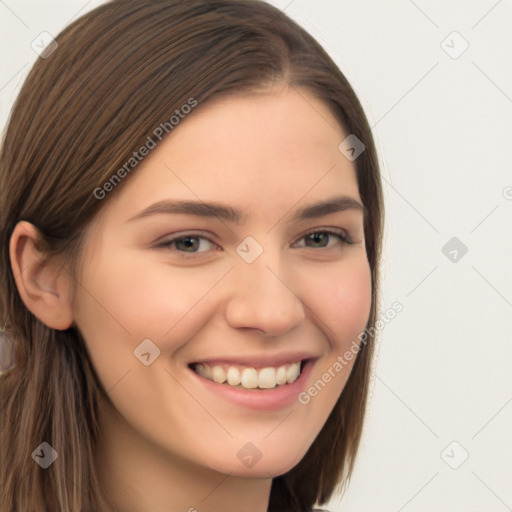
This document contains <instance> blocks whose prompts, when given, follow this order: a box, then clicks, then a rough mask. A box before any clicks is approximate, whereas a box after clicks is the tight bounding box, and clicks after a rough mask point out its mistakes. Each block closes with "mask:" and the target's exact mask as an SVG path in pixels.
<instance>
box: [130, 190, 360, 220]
mask: <svg viewBox="0 0 512 512" xmlns="http://www.w3.org/2000/svg"><path fill="white" fill-rule="evenodd" d="M346 210H356V211H360V212H361V213H362V214H363V216H366V215H367V213H368V212H367V209H366V208H365V206H364V205H363V204H362V203H360V202H359V201H358V200H357V199H354V198H352V197H348V196H337V197H333V198H331V199H327V200H324V201H320V202H317V203H314V204H311V205H308V206H305V207H303V208H301V209H299V210H297V212H296V213H295V215H294V217H293V218H292V219H291V221H290V222H299V221H302V220H307V219H314V218H317V217H323V216H324V215H328V214H330V213H336V212H343V211H346ZM179 213H181V214H188V215H195V216H198V217H218V218H219V219H222V220H225V221H227V222H231V223H233V224H240V223H242V222H244V221H245V219H246V215H245V214H243V213H242V212H241V211H240V210H237V209H235V208H232V207H231V206H227V205H224V204H221V203H216V202H209V203H205V202H203V201H191V200H169V199H167V200H163V201H158V202H156V203H154V204H152V205H150V206H148V207H147V208H145V209H144V210H142V211H141V212H139V213H137V214H136V215H134V216H133V217H131V218H130V219H128V221H127V222H131V221H134V220H136V219H141V218H145V217H149V216H152V215H157V214H167V215H171V214H179Z"/></svg>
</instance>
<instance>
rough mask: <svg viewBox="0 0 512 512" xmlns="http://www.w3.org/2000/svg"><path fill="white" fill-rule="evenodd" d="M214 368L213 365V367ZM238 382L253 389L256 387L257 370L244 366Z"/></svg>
mask: <svg viewBox="0 0 512 512" xmlns="http://www.w3.org/2000/svg"><path fill="white" fill-rule="evenodd" d="M214 368H215V367H214ZM240 384H242V386H243V387H244V388H246V389H254V388H257V387H258V372H257V371H256V368H244V370H243V371H242V377H241V379H240Z"/></svg>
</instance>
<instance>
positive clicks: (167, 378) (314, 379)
mask: <svg viewBox="0 0 512 512" xmlns="http://www.w3.org/2000/svg"><path fill="white" fill-rule="evenodd" d="M299 92H300V94H299V93H298V92H296V91H294V90H291V89H288V90H286V91H285V92H281V93H278V92H275V93H274V92H273V93H272V94H265V95H258V96H256V95H252V96H244V97H231V98H228V99H223V100H221V101H217V102H214V103H212V104H209V105H206V106H205V108H204V109H201V105H199V106H198V108H197V109H196V111H194V112H193V113H192V114H190V118H188V119H185V120H183V121H182V122H181V124H180V125H179V126H178V127H177V128H176V129H175V130H174V131H173V133H172V134H171V136H170V137H168V138H167V139H164V141H162V142H160V143H159V144H158V146H157V147H156V148H154V149H152V150H151V151H150V154H149V156H147V157H146V159H145V160H144V161H143V162H142V163H141V164H139V166H138V168H137V169H136V170H134V171H132V174H133V175H131V176H129V177H128V176H127V177H126V178H125V180H126V183H124V184H123V185H125V186H124V188H122V189H121V190H118V191H115V192H110V193H112V194H114V193H115V194H116V195H115V197H112V198H111V200H109V202H108V203H106V204H105V208H104V209H103V210H102V214H101V215H100V216H99V217H98V218H97V219H96V220H95V222H94V224H92V225H91V226H90V229H89V230H88V233H87V242H86V246H85V252H84V253H83V255H82V256H83V258H82V259H81V261H82V263H81V276H80V277H79V283H80V285H81V286H76V289H75V295H74V300H73V310H74V319H75V322H76V324H77V326H78V328H79V330H80V331H81V333H82V335H83V337H84V339H85V342H86V346H87V349H88V352H89V354H90V358H91V360H92V363H93V365H94V367H95V368H96V371H97V374H98V376H99V379H100V381H101V383H102V385H103V387H104V388H105V390H106V392H107V393H108V395H109V397H110V399H111V401H112V403H113V405H114V407H115V409H116V410H117V411H118V413H119V415H118V416H116V415H112V414H110V415H109V416H108V418H109V419H108V420H105V419H104V420H103V422H104V423H103V427H102V428H104V429H110V431H111V433H112V432H114V435H111V439H116V432H119V436H118V437H119V439H121V437H122V438H123V439H124V441H123V442H128V441H126V440H127V439H128V438H129V439H130V441H129V442H130V443H131V446H135V444H137V446H139V447H141V446H144V447H146V448H147V453H153V454H156V453H158V457H160V458H162V457H163V458H164V459H166V460H167V461H170V462H171V461H174V462H175V463H176V464H193V465H196V466H197V465H198V466H201V467H203V468H210V469H214V470H216V471H219V472H222V473H225V474H232V475H238V476H246V477H257V478H268V477H270V476H276V475H279V474H283V473H284V472H286V471H288V470H289V469H291V468H292V467H293V466H295V465H296V464H297V463H298V462H299V461H300V459H301V458H302V457H303V456H304V454H305V453H306V451H307V449H308V448H309V446H310V445H311V443H312V442H313V440H314V439H315V437H316V436H317V434H318V433H319V431H320V430H321V428H322V426H323V425H324V423H325V421H326V420H327V418H328V416H329V413H330V412H331V410H332V408H333V406H334V404H335V403H336V401H337V399H338V397H339V395H340V393H341V392H342V390H343V387H344V386H345V383H346V381H347V378H348V376H349V374H350V371H351V368H352V366H353V363H354V359H349V358H347V357H345V353H346V352H347V351H349V350H350V349H351V347H352V353H353V352H354V350H353V347H354V340H356V341H357V342H358V340H357V336H358V334H360V333H361V332H362V331H363V330H364V328H365V326H366V322H367V320H368V316H369V312H370V305H371V274H370V268H369V263H368V260H367V256H366V248H365V240H364V229H363V213H362V211H361V210H360V209H359V208H357V207H354V206H353V205H352V207H349V208H346V209H339V208H336V207H332V206H331V207H328V208H320V207H318V208H312V207H313V206H314V205H319V204H321V203H324V202H328V201H333V200H336V199H339V198H340V197H341V196H345V197H346V198H350V199H351V200H353V201H357V202H361V198H360V196H359V191H358V186H357V181H356V175H355V165H354V162H351V161H349V160H348V159H347V158H346V157H345V156H344V155H343V154H342V153H341V152H340V150H339V149H338V146H339V145H340V143H341V142H342V141H343V140H344V139H345V138H346V136H347V135H348V134H344V133H343V132H342V131H341V129H340V128H339V126H338V124H337V122H336V119H335V118H334V117H333V115H332V114H331V113H330V111H329V110H328V108H327V107H326V106H325V105H324V104H323V103H321V102H320V101H318V100H317V99H315V98H314V97H312V96H311V95H310V94H309V93H307V92H306V91H305V90H299ZM178 202H186V204H185V205H184V206H182V207H181V209H180V208H178V206H177V204H178ZM192 203H194V204H195V206H194V207H192V206H191V204H192ZM345 203H346V204H349V206H350V203H347V202H346V201H345ZM156 204H158V207H155V206H154V205H156ZM338 205H339V204H338ZM143 212H146V213H145V214H143ZM212 212H214V213H217V215H212ZM235 212H236V214H235ZM301 214H302V215H301ZM327 231H328V232H329V233H326V232H327ZM312 233H316V234H312ZM180 237H181V238H180ZM343 238H347V239H349V240H350V241H351V242H352V243H350V244H348V243H345V242H344V241H343ZM341 360H342V361H343V363H342V362H340V361H341ZM302 361H305V362H306V363H307V364H306V363H303V365H302V366H304V368H303V370H302V373H301V375H300V376H299V377H298V378H296V374H295V373H294V372H296V371H297V368H298V367H299V365H294V364H293V363H301V362H302ZM200 362H201V363H205V364H206V365H207V366H203V367H202V370H201V369H200V370H199V371H201V372H202V373H203V374H204V375H205V376H201V375H199V374H198V373H197V372H195V371H194V370H193V369H191V366H193V364H195V363H200ZM283 366H284V369H280V367H283ZM340 367H341V369H340ZM209 377H210V378H209ZM211 378H215V379H216V380H218V381H222V379H223V378H229V381H230V382H231V383H233V385H231V384H229V383H228V382H226V383H223V384H222V383H219V382H215V381H213V380H210V379H211ZM240 378H241V379H242V383H243V384H244V385H245V386H248V387H249V389H246V388H245V387H241V385H238V386H236V385H235V384H236V383H237V382H239V379H240ZM286 378H288V379H289V380H290V381H293V383H286V384H283V382H284V379H286ZM294 379H296V380H294ZM276 382H277V384H276ZM286 382H288V381H286ZM315 383H316V387H315ZM255 385H258V388H254V387H253V386H255ZM259 386H262V389H260V388H259ZM273 386H275V387H273ZM103 407H104V409H103V411H104V412H105V413H106V411H107V409H108V407H107V406H106V405H105V404H103ZM104 418H107V416H106V415H105V416H104ZM121 432H123V434H121ZM127 432H129V434H126V433H127ZM125 434H126V435H127V436H128V438H127V437H126V435H125ZM125 448H126V445H125ZM128 451H129V450H128Z"/></svg>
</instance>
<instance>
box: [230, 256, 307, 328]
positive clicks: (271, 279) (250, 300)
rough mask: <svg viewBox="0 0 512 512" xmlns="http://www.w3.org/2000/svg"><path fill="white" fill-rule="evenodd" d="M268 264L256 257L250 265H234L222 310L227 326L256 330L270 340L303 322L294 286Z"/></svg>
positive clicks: (301, 310)
mask: <svg viewBox="0 0 512 512" xmlns="http://www.w3.org/2000/svg"><path fill="white" fill-rule="evenodd" d="M262 256H263V255H262ZM275 261H276V260H275V259H274V260H273V262H275ZM270 263H271V261H270V258H264V257H260V258H258V259H257V260H256V261H254V262H253V263H251V264H248V263H245V262H243V261H241V262H238V264H237V267H238V268H236V269H234V270H233V272H232V274H233V275H232V279H233V281H232V285H231V286H232V288H231V294H230V300H229V302H228V304H227V309H226V320H227V322H228V324H229V325H230V326H231V327H233V328H235V329H240V328H252V329H258V330H260V331H262V332H263V333H264V335H265V336H268V337H272V336H279V335H283V334H284V333H286V332H288V331H289V330H291V329H293V328H295V327H296V326H298V325H300V324H301V323H302V322H303V321H304V319H305V317H306V315H305V306H304V304H303V302H302V300H301V298H300V297H299V296H298V295H297V292H296V291H295V288H297V286H295V287H294V283H293V282H290V279H289V277H288V279H286V278H285V277H284V276H288V275H289V272H282V271H276V270H274V269H275V268H278V269H279V268H281V267H279V265H275V264H272V265H270ZM295 284H296V283H295Z"/></svg>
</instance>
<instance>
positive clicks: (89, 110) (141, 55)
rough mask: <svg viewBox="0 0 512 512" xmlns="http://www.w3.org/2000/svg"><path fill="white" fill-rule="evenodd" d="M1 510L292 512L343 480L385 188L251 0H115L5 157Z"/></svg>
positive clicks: (279, 31)
mask: <svg viewBox="0 0 512 512" xmlns="http://www.w3.org/2000/svg"><path fill="white" fill-rule="evenodd" d="M0 194H1V196H0V198H1V209H0V243H1V248H2V253H1V258H2V260H1V265H0V267H1V283H0V284H1V286H0V294H1V295H0V296H1V303H0V306H1V310H0V314H1V316H0V325H1V326H2V327H3V328H4V330H5V333H4V334H3V337H4V341H5V340H12V343H13V344H14V345H13V346H14V349H15V364H14V365H10V367H9V369H8V370H7V371H5V372H4V373H3V374H2V376H1V377H0V428H1V436H0V460H1V461H2V463H1V465H0V489H1V496H0V510H2V511H14V510H15V511H17V512H36V511H48V510H52V511H57V510H62V511H69V512H79V511H87V512H92V511H94V512H97V511H102V512H103V511H107V512H108V511H112V512H114V511H117V512H171V511H178V510H183V511H187V510H188V511H199V512H202V511H208V512H216V511H223V512H231V511H235V510H237V511H239V510H244V511H249V512H263V511H267V510H268V511H280V512H282V511H301V512H305V511H310V510H312V508H313V507H314V506H315V505H318V504H320V505H321V504H323V503H325V502H327V501H328V500H329V498H330V496H331V495H332V494H333V492H334V491H335V490H336V488H337V487H338V486H339V487H340V488H341V489H343V487H344V486H345V485H346V483H347V480H348V478H349V476H350V474H351V471H352V468H353V464H354V460H355V456H356V453H357V448H358V444H359V439H360V436H361V431H362V427H363V420H364V413H365V407H366V400H367V391H368V381H369V377H370V376H369V372H370V368H371V362H372V352H373V340H372V337H371V336H368V335H367V333H368V332H374V331H373V327H374V324H375V322H376V315H377V309H378V301H377V297H378V293H379V258H380V248H381V236H382V223H383V200H382V192H381V184H380V177H379V169H378V163H377V157H376V152H375V147H374V142H373V139H372V135H371V131H370V129H369V126H368V123H367V120H366V118H365V115H364V113H363V109H362V107H361V105H360V103H359V101H358V99H357V97H356V95H355V93H354V91H353V90H352V88H351V87H350V85H349V83H348V82H347V80H346V78H345V77H344V76H343V74H342V73H341V72H340V71H339V69H338V68H337V67H336V65H335V64H334V63H333V61H332V60H331V59H330V58H329V57H328V55H327V54H326V53H325V51H324V50H323V49H322V48H321V47H320V45H319V44H318V43H317V42H315V40H314V39H313V38H312V37H311V36H310V35H308V34H307V33H306V32H305V31H304V30H303V29H302V28H300V27H299V26H298V25H297V24H296V23H295V22H293V21H292V20H291V19H290V18H288V17H287V16H285V15H284V14H283V13H281V12H280V11H278V10H277V9H276V8H274V7H272V6H270V5H268V4H266V3H264V2H262V1H258V0H190V1H187V2H182V1H178V0H157V1H140V0H114V1H111V2H109V3H106V4H104V5H102V6H100V7H98V8H96V9H94V10H93V11H91V12H89V13H88V14H86V15H84V16H82V17H81V18H80V19H78V20H77V21H75V22H73V23H72V24H71V25H70V26H68V27H67V28H66V29H64V30H63V32H62V33H61V34H59V36H58V37H57V38H56V41H55V42H52V43H50V44H48V45H47V50H46V52H43V53H42V56H41V58H40V59H38V61H37V62H36V64H35V65H34V67H33V69H32V71H31V73H30V74H29V76H28V78H27V80H26V81H25V83H24V85H23V88H22V90H21V92H20V94H19V97H18V98H17V101H16V104H15V105H14V108H13V110H12V114H11V118H10V120H9V124H8V127H7V130H6V134H5V139H4V141H3V145H2V149H1V154H0Z"/></svg>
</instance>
